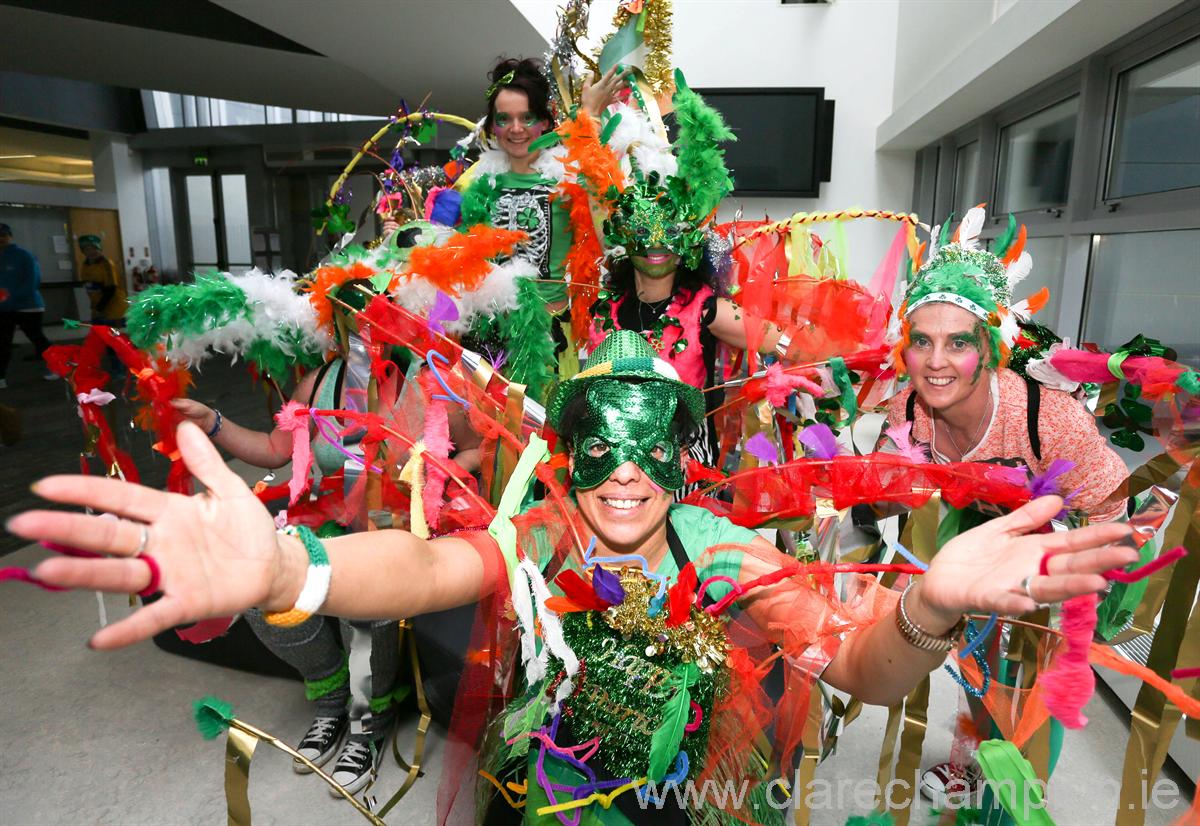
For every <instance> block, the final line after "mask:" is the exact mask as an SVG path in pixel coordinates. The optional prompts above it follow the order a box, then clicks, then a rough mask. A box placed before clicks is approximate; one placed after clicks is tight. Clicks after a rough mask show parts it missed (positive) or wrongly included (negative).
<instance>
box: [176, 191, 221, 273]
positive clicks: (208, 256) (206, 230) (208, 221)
mask: <svg viewBox="0 0 1200 826" xmlns="http://www.w3.org/2000/svg"><path fill="white" fill-rule="evenodd" d="M184 180H185V181H186V182H187V184H186V187H187V210H188V227H189V229H190V231H191V236H192V265H193V266H195V267H201V266H205V267H215V266H217V230H216V217H217V216H216V212H215V210H214V208H213V206H214V205H213V193H212V178H210V177H209V176H208V175H188V176H187V177H186V178H185V179H184Z"/></svg>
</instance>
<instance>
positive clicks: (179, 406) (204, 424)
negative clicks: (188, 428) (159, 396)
mask: <svg viewBox="0 0 1200 826" xmlns="http://www.w3.org/2000/svg"><path fill="white" fill-rule="evenodd" d="M171 407H174V408H175V409H176V410H178V411H179V415H181V416H183V418H185V419H187V420H188V421H189V422H191V423H192V424H194V425H196V427H198V428H200V429H201V430H203V431H204V432H205V433H208V432H209V431H211V430H212V429H213V425H215V424H216V423H217V411H215V410H213V409H212V408H211V407H209V406H208V405H206V404H202V403H200V402H198V401H196V400H194V399H171Z"/></svg>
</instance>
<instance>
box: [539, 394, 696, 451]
mask: <svg viewBox="0 0 1200 826" xmlns="http://www.w3.org/2000/svg"><path fill="white" fill-rule="evenodd" d="M609 381H631V382H632V381H637V379H617V378H611V379H609ZM586 404H587V394H586V393H580V394H578V395H577V396H575V398H573V399H571V400H570V401H569V402H567V404H566V406H565V407H563V409H562V413H560V414H559V417H558V438H559V439H560V440H561V441H562V444H563V445H564V446H565V447H566V448H567V452H568V453H570V452H572V451H573V450H574V449H575V430H576V428H578V427H579V420H580V419H581V418H582V417H583V409H584V406H585V405H586ZM671 427H672V429H673V430H674V431H675V432H676V433H678V434H679V441H680V443H681V444H682V445H683V446H684V447H686V446H687V445H690V444H691V443H692V442H694V441H695V440H696V438H697V437H698V436H699V435H700V425H698V424H696V423H695V422H693V421H692V416H691V414H690V413H688V409H687V406H686V405H684V404H680V403H678V402H677V403H676V405H675V415H674V416H673V417H672V420H671Z"/></svg>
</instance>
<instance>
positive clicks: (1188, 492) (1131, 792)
mask: <svg viewBox="0 0 1200 826" xmlns="http://www.w3.org/2000/svg"><path fill="white" fill-rule="evenodd" d="M1175 508H1176V510H1175V517H1174V518H1173V519H1172V520H1171V524H1170V526H1169V527H1168V528H1167V533H1166V539H1165V541H1164V543H1163V546H1164V547H1167V548H1170V547H1173V546H1175V545H1178V544H1182V545H1185V546H1186V547H1188V548H1190V549H1192V553H1191V554H1189V555H1188V556H1185V557H1184V558H1183V559H1181V560H1179V562H1177V563H1176V564H1175V565H1174V566H1172V567H1173V569H1174V570H1173V571H1172V575H1171V577H1170V581H1169V583H1168V585H1167V593H1166V597H1165V598H1164V600H1163V609H1162V617H1161V618H1160V620H1159V623H1158V628H1157V629H1156V630H1155V632H1154V642H1153V643H1151V645H1150V656H1149V657H1148V658H1147V660H1146V666H1147V667H1148V668H1150V669H1151V670H1152V671H1154V672H1156V673H1157V674H1159V675H1161V676H1164V677H1168V676H1169V675H1170V673H1171V670H1172V669H1174V668H1175V666H1176V664H1177V663H1178V662H1179V659H1180V656H1181V655H1182V656H1183V658H1184V659H1185V660H1186V661H1187V662H1196V658H1197V657H1198V656H1200V628H1198V627H1197V626H1198V623H1197V616H1198V615H1200V614H1198V612H1197V610H1196V608H1195V606H1194V602H1195V596H1196V585H1197V583H1198V582H1200V554H1198V553H1196V549H1197V548H1200V489H1197V488H1196V487H1194V486H1191V485H1188V486H1187V487H1185V488H1184V490H1183V492H1182V495H1181V496H1180V498H1179V502H1178V503H1177V504H1176V506H1175ZM1143 604H1144V603H1143ZM1179 718H1180V712H1179V710H1178V709H1177V708H1175V707H1174V706H1168V705H1167V702H1166V698H1165V697H1164V696H1163V695H1162V694H1161V693H1159V692H1158V691H1156V690H1155V689H1154V688H1153V687H1151V686H1149V685H1143V686H1142V688H1141V690H1140V691H1139V692H1138V696H1137V700H1136V701H1135V703H1134V706H1133V718H1132V720H1131V722H1130V732H1129V742H1128V744H1127V745H1126V747H1125V764H1124V768H1123V769H1122V783H1121V797H1120V803H1119V805H1118V807H1117V819H1116V826H1141V824H1142V823H1143V822H1144V821H1145V809H1144V807H1143V806H1142V805H1141V803H1142V798H1143V797H1144V789H1145V788H1146V787H1147V784H1152V783H1153V782H1154V780H1155V778H1156V777H1157V776H1158V773H1159V771H1160V770H1161V769H1162V765H1163V762H1164V761H1165V760H1166V756H1167V748H1168V747H1169V746H1170V743H1171V738H1172V736H1173V735H1174V733H1175V728H1176V726H1178V725H1179Z"/></svg>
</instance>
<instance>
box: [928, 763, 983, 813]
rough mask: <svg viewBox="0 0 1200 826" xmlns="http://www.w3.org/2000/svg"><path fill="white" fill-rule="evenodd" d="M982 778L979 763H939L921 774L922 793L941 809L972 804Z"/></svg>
mask: <svg viewBox="0 0 1200 826" xmlns="http://www.w3.org/2000/svg"><path fill="white" fill-rule="evenodd" d="M982 779H983V778H982V775H981V772H980V771H979V766H978V765H977V764H974V763H972V765H970V766H960V765H958V764H957V763H951V762H949V761H947V762H945V763H938V764H937V765H936V766H930V767H929V769H928V770H926V772H925V773H924V774H922V775H921V794H922V795H924V796H925V797H926V799H928V800H929V801H930V802H932V803H933V805H934V806H935V807H936V808H939V809H944V808H947V807H950V808H958V807H959V806H962V805H964V804H965V805H972V804H973V803H974V801H975V796H976V793H977V791H978V789H979V783H980V781H981V780H982Z"/></svg>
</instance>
